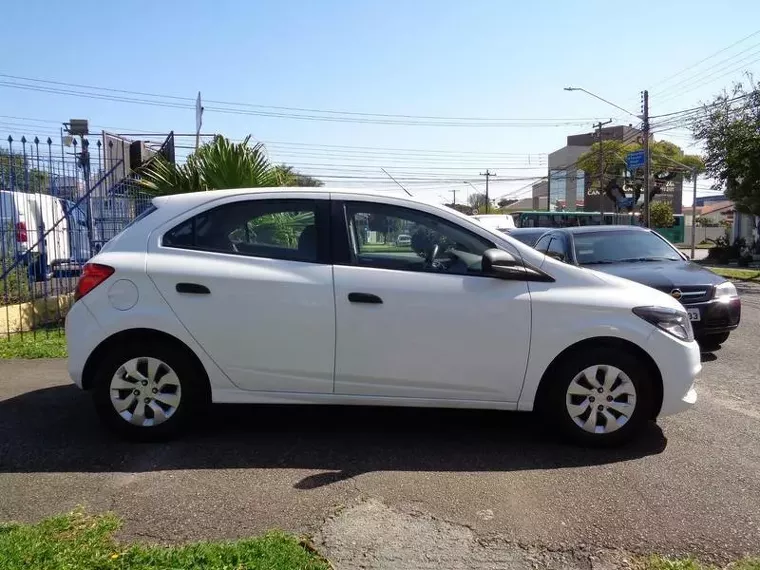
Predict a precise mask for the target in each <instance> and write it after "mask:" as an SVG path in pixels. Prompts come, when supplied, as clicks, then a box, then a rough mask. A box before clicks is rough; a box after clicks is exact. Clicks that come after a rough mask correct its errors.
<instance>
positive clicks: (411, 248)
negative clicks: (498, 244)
mask: <svg viewBox="0 0 760 570" xmlns="http://www.w3.org/2000/svg"><path fill="white" fill-rule="evenodd" d="M346 220H347V224H348V228H347V229H348V233H349V242H350V243H351V250H352V251H351V257H352V259H353V263H354V264H356V265H361V266H365V267H377V268H382V269H397V270H402V271H428V272H435V273H449V274H459V275H465V274H473V273H474V274H477V273H480V268H481V260H482V257H483V253H484V252H485V251H486V250H487V249H491V248H493V247H495V246H494V244H493V243H491V242H490V241H488V240H487V239H484V238H481V237H480V236H478V235H476V234H474V233H471V232H470V231H468V230H466V229H464V228H461V227H459V226H458V225H456V224H454V223H451V222H448V221H446V220H443V219H441V218H438V217H436V216H433V215H430V214H426V213H424V212H420V211H418V210H413V209H410V208H402V207H397V206H389V205H385V204H375V203H369V202H352V203H348V204H346Z"/></svg>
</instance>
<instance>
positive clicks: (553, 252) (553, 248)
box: [546, 236, 567, 261]
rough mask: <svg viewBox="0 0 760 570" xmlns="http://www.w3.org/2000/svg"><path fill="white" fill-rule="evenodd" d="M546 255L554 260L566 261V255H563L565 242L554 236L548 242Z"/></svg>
mask: <svg viewBox="0 0 760 570" xmlns="http://www.w3.org/2000/svg"><path fill="white" fill-rule="evenodd" d="M546 254H547V255H550V256H552V257H553V258H554V259H559V260H560V261H567V259H566V258H567V254H566V253H565V240H563V239H562V238H560V237H557V236H554V237H553V238H552V241H551V242H549V249H548V250H547V251H546Z"/></svg>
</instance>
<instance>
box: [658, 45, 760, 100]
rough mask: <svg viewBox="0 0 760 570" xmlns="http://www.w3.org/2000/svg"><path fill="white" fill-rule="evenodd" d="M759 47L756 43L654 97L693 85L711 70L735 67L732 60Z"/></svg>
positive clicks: (659, 92) (662, 90) (754, 53)
mask: <svg viewBox="0 0 760 570" xmlns="http://www.w3.org/2000/svg"><path fill="white" fill-rule="evenodd" d="M758 47H760V43H756V44H754V45H752V46H750V47H748V48H747V49H744V50H742V51H740V52H739V53H737V54H734V55H732V56H731V57H728V58H726V59H722V60H720V61H718V62H716V63H714V64H713V65H711V66H709V67H706V68H704V69H702V70H700V71H699V72H697V73H695V74H694V75H692V76H689V77H686V78H685V79H682V80H681V81H678V82H677V83H674V84H673V85H671V86H669V87H666V88H665V89H661V90H660V91H658V92H657V93H655V94H654V96H657V97H659V96H661V95H663V94H665V93H668V92H671V91H673V90H674V89H677V88H678V87H679V86H681V85H684V84H692V83H693V82H694V80H697V81H698V80H700V79H701V78H703V77H704V76H705V73H706V72H708V71H710V70H713V69H715V68H716V67H721V68H722V69H725V67H726V64H728V65H733V63H736V62H733V63H729V62H731V61H732V60H734V59H735V58H736V57H738V56H740V55H742V54H743V53H746V52H748V51H750V50H753V49H756V48H758ZM757 53H758V52H753V53H752V54H750V55H749V56H745V57H744V58H742V60H740V61H743V60H745V59H747V58H748V57H752V56H754V55H756V54H757Z"/></svg>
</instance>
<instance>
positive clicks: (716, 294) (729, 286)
mask: <svg viewBox="0 0 760 570" xmlns="http://www.w3.org/2000/svg"><path fill="white" fill-rule="evenodd" d="M738 296H739V293H737V292H736V287H735V286H734V284H733V283H731V282H730V281H724V282H723V283H721V284H720V285H717V286H716V287H715V290H714V291H713V299H730V298H731V297H738Z"/></svg>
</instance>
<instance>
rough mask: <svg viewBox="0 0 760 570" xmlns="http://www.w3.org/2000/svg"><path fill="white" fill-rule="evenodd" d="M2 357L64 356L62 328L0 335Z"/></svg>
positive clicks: (64, 342)
mask: <svg viewBox="0 0 760 570" xmlns="http://www.w3.org/2000/svg"><path fill="white" fill-rule="evenodd" d="M2 358H66V335H65V334H64V333H63V329H49V330H40V331H37V332H36V334H35V333H33V332H27V333H24V334H19V333H14V334H11V335H10V337H8V335H5V334H3V335H0V359H2ZM0 568H1V567H0Z"/></svg>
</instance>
